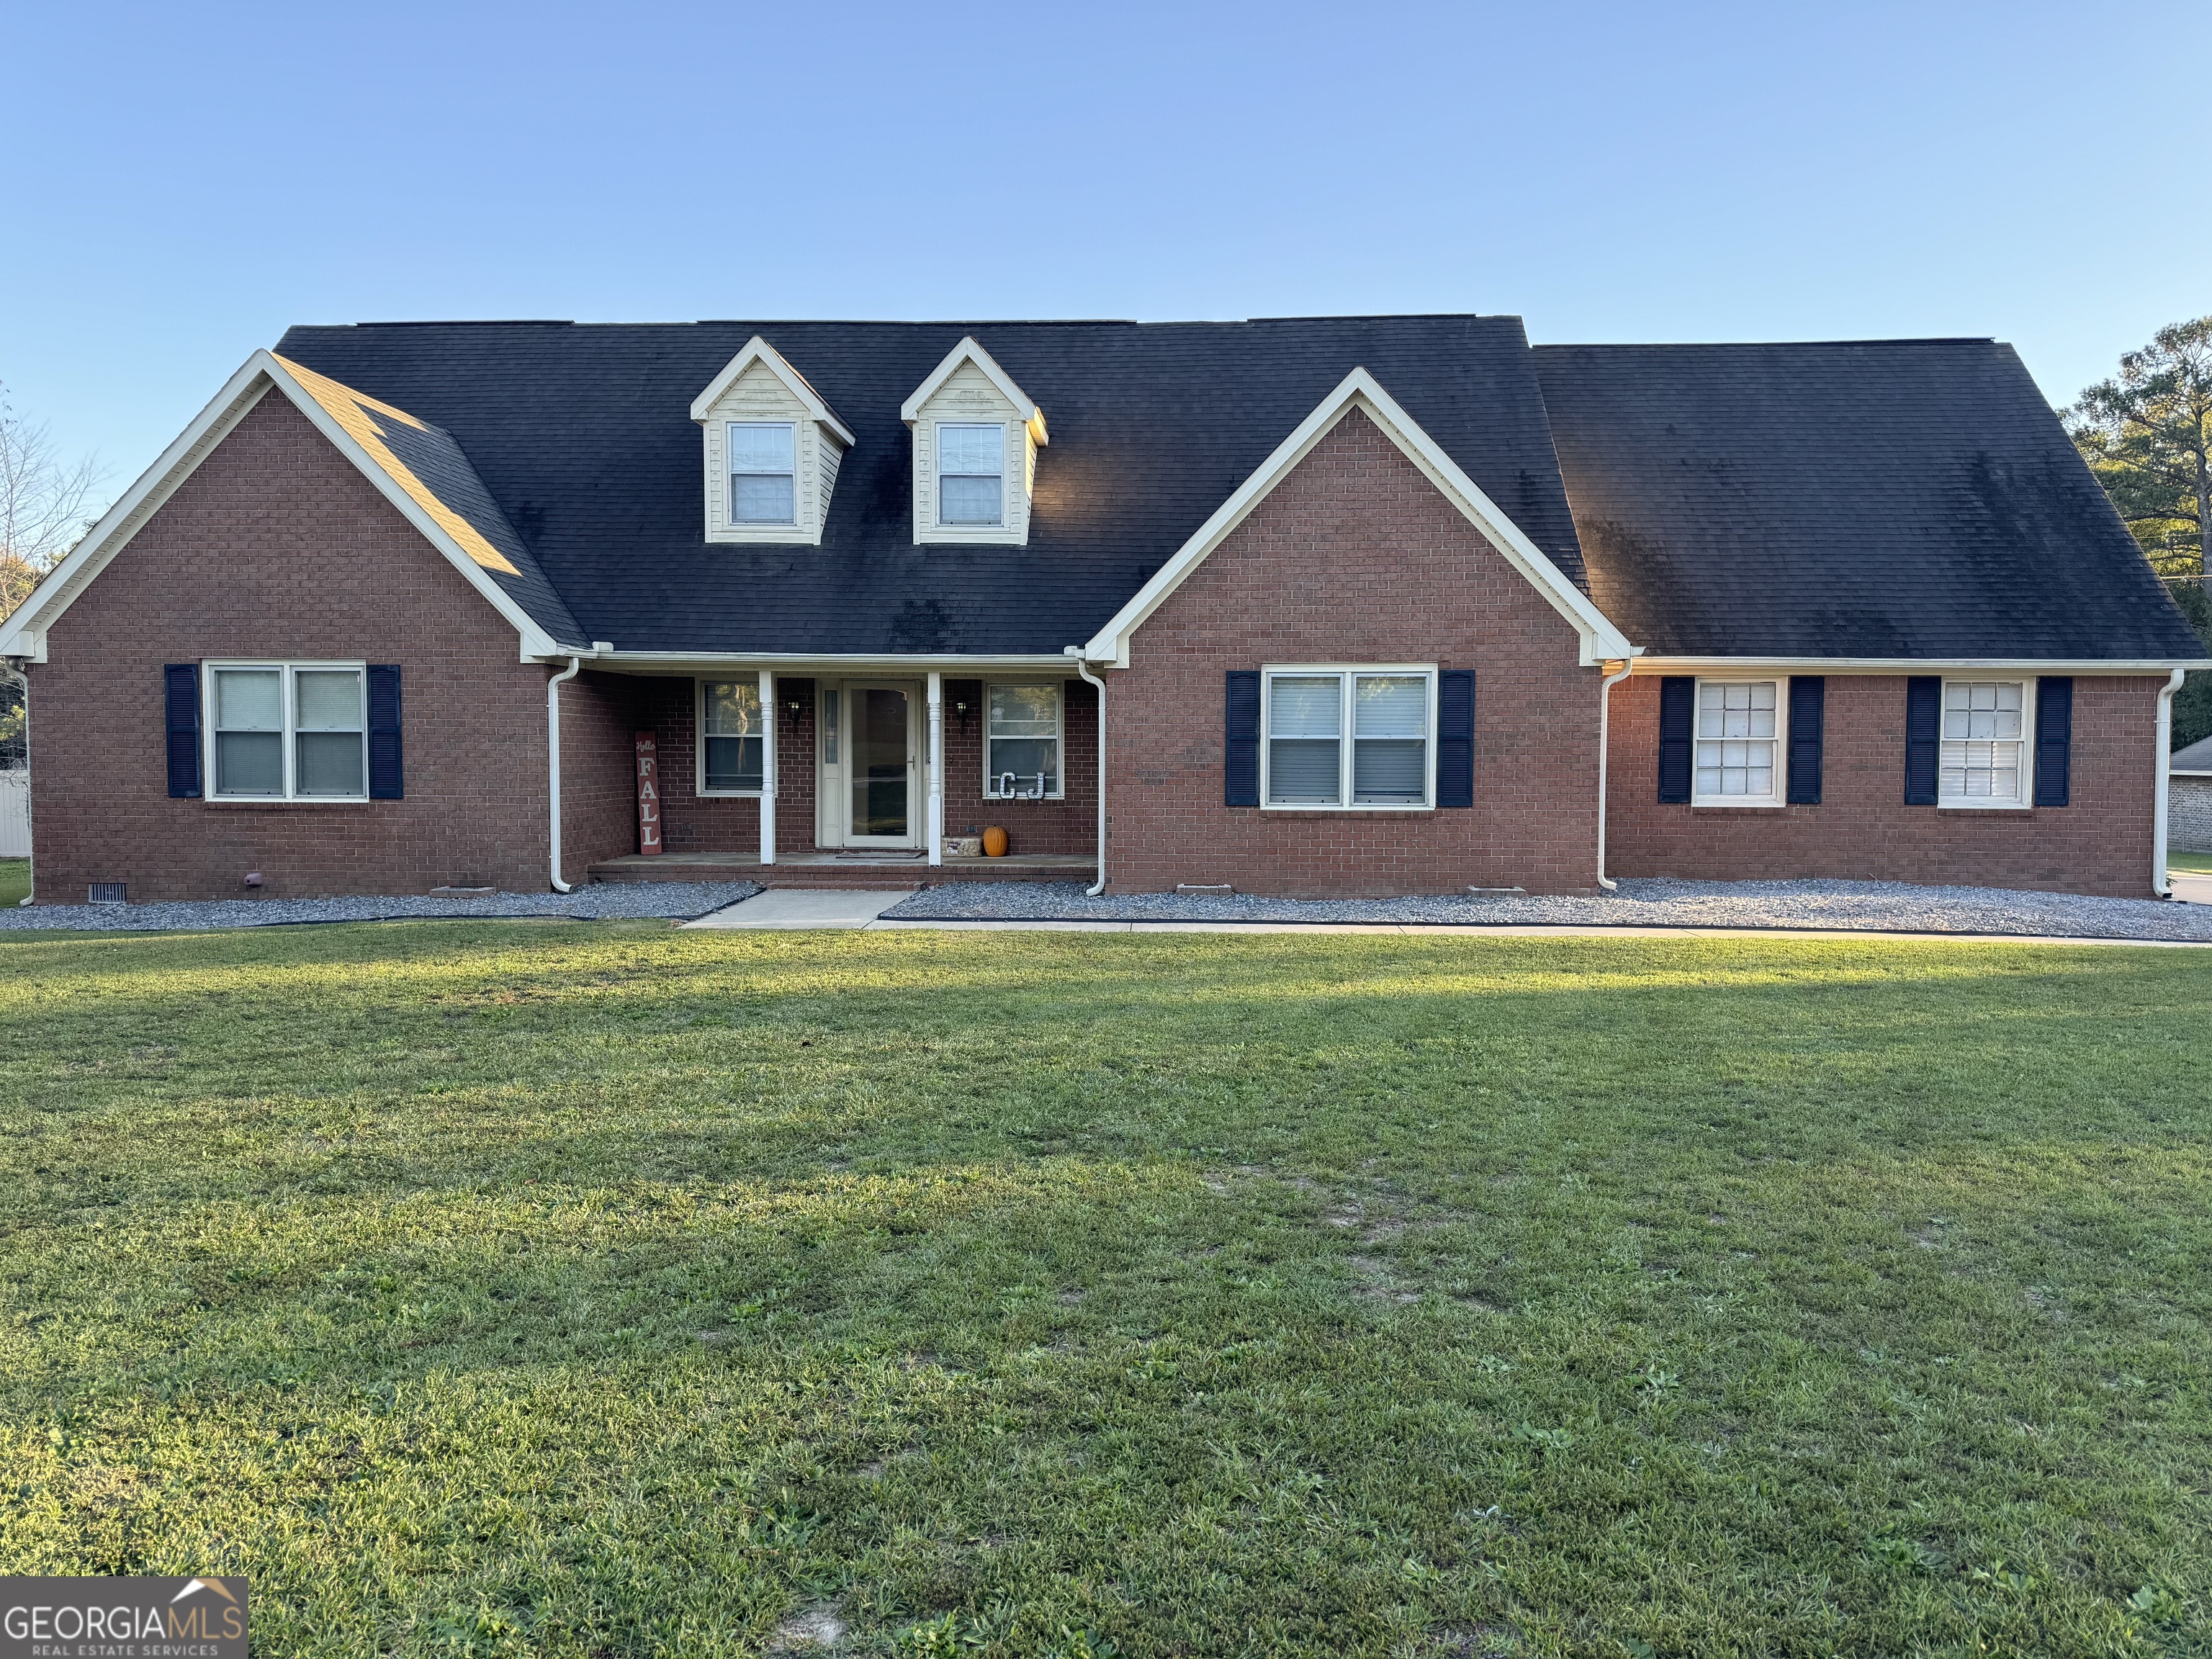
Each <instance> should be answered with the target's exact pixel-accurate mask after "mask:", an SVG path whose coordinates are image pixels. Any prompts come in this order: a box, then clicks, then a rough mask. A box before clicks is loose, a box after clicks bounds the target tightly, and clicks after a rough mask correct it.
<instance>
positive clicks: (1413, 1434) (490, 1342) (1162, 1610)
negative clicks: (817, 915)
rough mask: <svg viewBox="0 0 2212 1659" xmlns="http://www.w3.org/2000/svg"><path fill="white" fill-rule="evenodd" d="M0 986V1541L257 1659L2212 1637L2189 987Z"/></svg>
mask: <svg viewBox="0 0 2212 1659" xmlns="http://www.w3.org/2000/svg"><path fill="white" fill-rule="evenodd" d="M0 939H4V936H0ZM0 987H4V994H0V1566H4V1568H5V1570H7V1571H17V1572H76V1573H133V1572H148V1571H161V1572H176V1573H181V1572H186V1571H193V1572H204V1571H210V1570H211V1569H220V1570H222V1571H243V1572H246V1573H247V1574H249V1575H250V1576H251V1577H252V1590H253V1596H254V1601H253V1609H254V1618H255V1620H256V1623H257V1626H258V1639H257V1644H256V1645H257V1651H262V1652H267V1653H270V1654H278V1655H285V1656H291V1655H331V1656H340V1655H344V1656H354V1655H362V1654H371V1653H375V1654H385V1653H392V1654H407V1655H430V1654H477V1655H493V1654H510V1653H511V1654H525V1653H528V1654H544V1655H555V1656H579V1659H581V1656H629V1655H642V1654H666V1655H671V1656H672V1655H684V1656H690V1655H721V1654H732V1655H734V1654H750V1653H757V1652H760V1651H762V1650H763V1646H764V1645H765V1644H767V1643H768V1642H769V1640H770V1639H771V1637H772V1633H773V1632H775V1630H776V1628H777V1627H778V1626H779V1624H780V1623H781V1622H782V1621H784V1620H787V1619H789V1618H791V1617H792V1616H793V1615H794V1614H797V1613H803V1612H805V1610H808V1609H810V1608H815V1607H821V1606H823V1605H824V1604H828V1605H829V1606H830V1607H833V1608H834V1610H835V1613H836V1617H838V1618H839V1619H841V1620H843V1621H844V1622H845V1623H846V1624H847V1625H848V1626H849V1629H848V1632H847V1634H846V1635H845V1637H844V1639H843V1645H842V1648H841V1651H843V1652H848V1653H860V1652H868V1653H880V1652H884V1651H887V1650H891V1649H892V1648H893V1646H894V1644H899V1646H900V1649H901V1650H904V1651H908V1652H914V1651H921V1652H937V1653H943V1654H955V1653H957V1654H961V1655H967V1654H979V1655H981V1656H985V1659H989V1656H1000V1655H1024V1656H1038V1655H1045V1654H1053V1653H1059V1654H1064V1655H1071V1656H1073V1655H1080V1654H1082V1653H1084V1652H1085V1651H1086V1650H1088V1651H1091V1652H1097V1653H1103V1652H1105V1651H1107V1650H1109V1644H1112V1645H1113V1646H1114V1647H1116V1648H1118V1650H1119V1652H1120V1653H1121V1654H1122V1655H1124V1656H1128V1659H1135V1656H1152V1655H1220V1656H1248V1655H1249V1656H1259V1655H1273V1654H1310V1655H1328V1656H1336V1655H1372V1656H1413V1655H1437V1656H1442V1655H1454V1654H1457V1655H1468V1654H1480V1653H1527V1654H1578V1655H1593V1656H1597V1655H1602V1656H1612V1659H1623V1656H1634V1659H1640V1656H1646V1655H1680V1656H1689V1655H1698V1656H1716V1655H1740V1656H1753V1655H1808V1656H1809V1655H1876V1654H1884V1655H1887V1654H1905V1653H1926V1654H1947V1655H1948V1654H1957V1655H1966V1654H2035V1655H2059V1656H2067V1655H2091V1654H2100V1655H2101V1654H2142V1655H2153V1654H2173V1655H2179V1654H2202V1653H2204V1652H2206V1651H2208V1650H2212V1619H2209V1618H2208V1614H2207V1598H2208V1596H2212V1482H2208V1478H2207V1474H2206V1472H2207V1470H2208V1469H2212V1204H2208V1202H2207V1200H2208V1198H2212V1187H2208V1175H2212V1040H2208V1036H2207V1034H2208V1033H2212V954H2208V953H2205V952H2200V951H2153V950H2141V951H2125V950H2100V949H2089V948H2083V949H2050V948H2037V947H2001V946H1988V945H1929V944H1915V943H1900V942H1888V943H1884V942H1881V941H1875V940H1869V941H1867V942H1865V943H1858V942H1851V941H1836V942H1827V941H1815V942H1778V941H1776V942H1770V941H1759V940H1705V941H1695V940H1685V941H1674V940H1627V939H1623V940H1571V941H1555V940H1470V939H1442V938H1439V939H1419V938H1398V937H1381V936H1376V937H1326V938H1324V937H1316V936H1310V935H1306V936H1289V935H1273V936H1248V937H1223V936H1200V935H1188V936H1175V937H1167V938H1124V937H1109V936H1102V935H1095V934H1091V935H1085V934H1049V933H1030V934H1018V935H1006V934H999V935H990V934H981V935H979V934H938V933H889V934H884V933H872V934H866V935H860V934H850V933H848V934H798V935H777V934H742V933H738V934H731V933H724V934H696V933H675V932H672V931H671V930H668V929H665V928H663V927H656V926H649V925H643V924H624V925H621V926H599V927H582V926H575V925H567V924H562V925H538V926H533V925H527V924H494V923H483V924H478V923H455V924H451V925H446V924H435V925H411V926H400V927H356V928H307V929H288V930H270V931H269V932H265V933H264V932H253V933H240V934H228V935H214V936H200V937H195V938H181V939H179V938H170V939H130V938H97V939H84V938H76V939H25V938H22V937H21V936H18V937H16V938H14V939H4V942H0ZM948 1620H949V1622H948ZM1085 1631H1088V1632H1091V1635H1090V1636H1088V1637H1086V1636H1085V1634H1084V1632H1085Z"/></svg>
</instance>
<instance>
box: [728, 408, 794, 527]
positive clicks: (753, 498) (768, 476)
mask: <svg viewBox="0 0 2212 1659" xmlns="http://www.w3.org/2000/svg"><path fill="white" fill-rule="evenodd" d="M795 430H796V429H795V428H794V427H793V423H792V422H789V421H732V422H730V428H729V446H730V522H731V524H732V525H733V526H735V525H749V524H796V523H797V522H798V521H799V494H798V489H797V484H796V477H797V460H796V456H797V448H796V444H797V439H796V437H795Z"/></svg>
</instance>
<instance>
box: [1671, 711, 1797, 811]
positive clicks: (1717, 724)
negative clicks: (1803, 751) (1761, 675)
mask: <svg viewBox="0 0 2212 1659" xmlns="http://www.w3.org/2000/svg"><path fill="white" fill-rule="evenodd" d="M1780 690H1781V682H1780V681H1778V680H1699V682H1698V725H1697V750H1696V765H1697V779H1696V789H1695V793H1693V794H1692V797H1691V800H1692V804H1693V805H1700V806H1779V805H1781V804H1782V792H1781V788H1780V785H1779V780H1780V778H1781V776H1782V773H1781V769H1780V768H1779V767H1778V765H1777V761H1778V758H1779V757H1780V755H1781V753H1782V715H1781V708H1780V704H1781V698H1780V697H1779V696H1778V695H1777V694H1778V692H1779V691H1780Z"/></svg>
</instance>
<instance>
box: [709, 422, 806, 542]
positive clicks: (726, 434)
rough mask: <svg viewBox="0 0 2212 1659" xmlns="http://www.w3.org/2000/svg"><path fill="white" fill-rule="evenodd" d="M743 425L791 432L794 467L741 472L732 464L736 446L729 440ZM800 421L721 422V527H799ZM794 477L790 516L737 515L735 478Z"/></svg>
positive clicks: (761, 528) (793, 528)
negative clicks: (783, 471)
mask: <svg viewBox="0 0 2212 1659" xmlns="http://www.w3.org/2000/svg"><path fill="white" fill-rule="evenodd" d="M741 426H780V427H781V428H783V429H784V430H785V431H787V432H788V433H790V434H791V471H790V472H789V473H788V474H785V473H781V472H755V473H741V472H739V471H738V470H737V468H736V467H735V466H734V465H732V462H731V459H730V458H731V457H732V455H734V454H735V453H737V447H736V446H735V445H734V444H732V442H731V441H730V433H731V430H732V428H736V427H741ZM740 477H756V478H781V477H789V478H790V479H791V516H790V517H789V518H787V519H740V518H739V517H738V492H737V490H736V489H735V488H734V487H733V486H732V480H733V479H736V478H740ZM799 505H800V503H799V422H797V421H795V420H791V421H750V420H749V421H730V420H726V421H724V422H722V528H723V529H725V530H734V531H739V532H744V531H749V530H796V529H797V528H798V527H799Z"/></svg>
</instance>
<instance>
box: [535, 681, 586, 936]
mask: <svg viewBox="0 0 2212 1659" xmlns="http://www.w3.org/2000/svg"><path fill="white" fill-rule="evenodd" d="M583 671H584V659H582V658H581V657H571V658H569V659H568V667H566V668H564V669H562V671H560V672H559V673H557V674H556V675H555V676H554V677H553V678H551V679H550V680H548V681H546V682H545V774H546V779H547V784H546V787H547V789H548V791H549V792H550V795H551V797H552V807H551V817H552V828H553V836H552V854H553V857H552V865H553V890H554V891H555V892H556V893H567V892H571V891H573V890H574V889H572V888H571V887H570V886H569V885H568V883H567V882H565V881H563V880H562V879H561V688H562V686H563V685H566V684H568V682H569V681H570V680H573V679H574V678H576V676H577V675H579V674H580V673H582V672H583Z"/></svg>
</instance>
